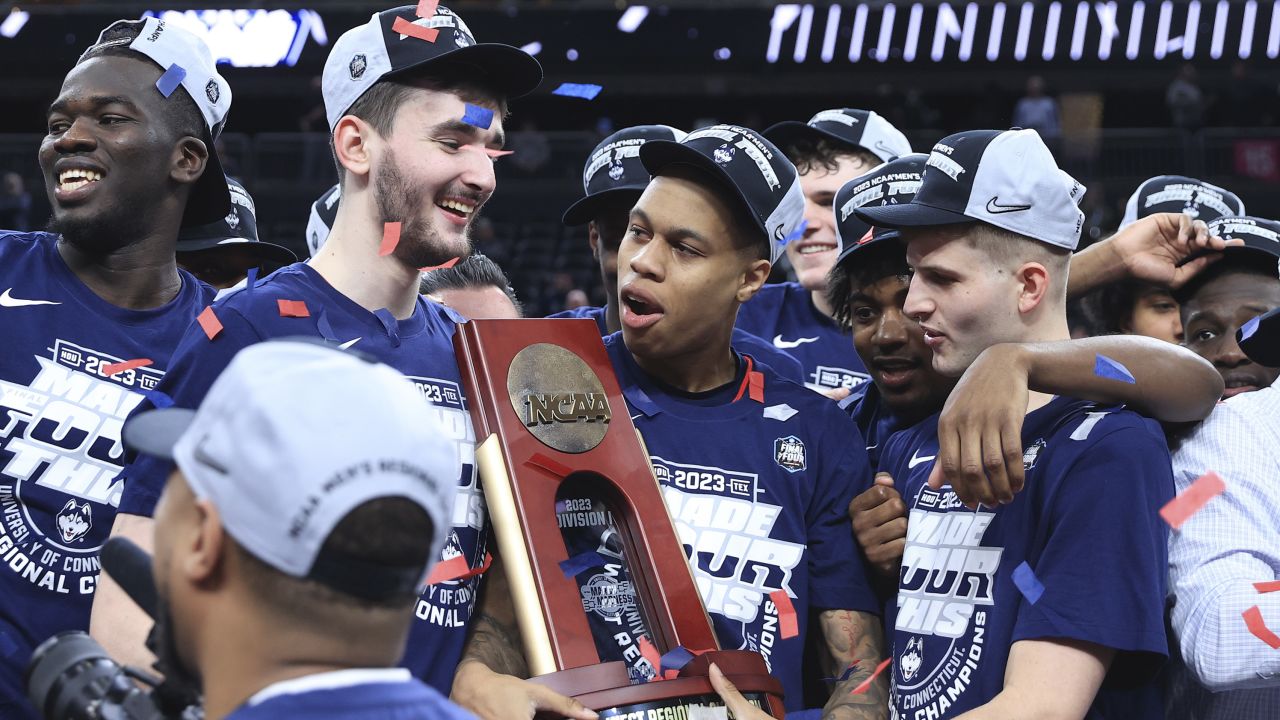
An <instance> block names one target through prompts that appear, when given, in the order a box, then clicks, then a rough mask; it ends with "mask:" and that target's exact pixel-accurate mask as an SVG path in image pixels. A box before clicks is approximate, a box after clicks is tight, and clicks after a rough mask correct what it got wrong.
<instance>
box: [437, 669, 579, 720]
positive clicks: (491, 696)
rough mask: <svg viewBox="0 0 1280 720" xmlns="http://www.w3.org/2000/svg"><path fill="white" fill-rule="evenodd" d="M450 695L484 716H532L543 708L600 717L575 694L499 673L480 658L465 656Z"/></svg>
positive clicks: (503, 719)
mask: <svg viewBox="0 0 1280 720" xmlns="http://www.w3.org/2000/svg"><path fill="white" fill-rule="evenodd" d="M449 697H450V699H451V700H453V701H454V702H455V703H457V704H459V705H461V706H462V707H463V708H465V709H467V710H468V711H470V712H472V713H473V714H475V715H476V717H478V718H480V720H511V719H513V718H528V719H529V720H532V719H533V716H534V714H535V713H539V712H546V713H549V714H556V715H561V716H564V717H567V718H574V719H575V720H595V718H596V717H598V716H597V715H596V713H595V711H593V710H589V709H587V708H586V707H585V706H584V705H583V704H582V703H580V702H578V701H577V700H574V699H573V698H571V697H565V696H564V695H561V694H560V693H557V692H555V691H554V690H551V689H550V688H547V687H543V686H542V685H538V684H537V683H532V682H529V681H528V680H521V679H520V678H518V677H514V676H512V675H503V674H501V673H496V672H494V671H492V670H490V669H489V668H487V667H485V665H484V663H482V662H479V661H478V660H463V661H462V664H460V665H459V666H458V672H457V673H456V674H455V675H454V677H453V691H452V692H451V693H450V696H449Z"/></svg>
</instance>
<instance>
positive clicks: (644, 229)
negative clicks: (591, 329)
mask: <svg viewBox="0 0 1280 720" xmlns="http://www.w3.org/2000/svg"><path fill="white" fill-rule="evenodd" d="M677 173H678V174H670V175H667V174H664V175H661V176H659V177H656V178H654V180H653V182H651V183H649V187H648V188H647V189H645V191H644V194H643V195H642V196H641V197H640V200H639V201H638V202H637V203H636V206H635V208H634V209H633V210H632V211H631V220H630V226H629V227H628V229H627V232H626V234H625V235H624V236H623V238H622V245H621V246H620V247H619V248H618V298H619V302H620V308H619V310H620V319H621V321H622V335H623V339H624V340H625V341H626V344H627V348H628V349H629V350H630V351H631V353H632V354H633V355H635V356H637V357H640V358H645V359H650V360H663V359H668V358H678V357H680V356H688V355H690V354H694V355H696V354H697V353H698V352H701V351H703V350H705V349H706V348H707V347H708V345H709V344H712V343H715V342H716V341H718V340H720V339H723V341H724V342H726V343H727V342H728V339H729V336H730V335H731V334H732V331H733V323H734V319H735V317H736V314H737V310H738V306H739V305H740V304H741V303H743V302H745V301H747V300H748V299H750V298H751V296H752V295H754V294H755V292H756V291H757V290H758V289H759V288H760V286H761V285H762V284H763V283H764V280H765V278H766V277H767V276H768V274H769V262H768V261H767V260H761V259H758V257H757V256H756V255H754V254H753V251H752V250H748V249H744V248H743V247H741V243H736V242H735V241H734V236H735V235H734V234H735V233H740V232H743V230H740V229H738V225H739V223H737V222H735V220H734V213H733V211H732V210H731V209H730V206H729V205H728V204H727V202H726V200H725V198H723V197H722V196H721V195H720V194H719V191H718V189H717V190H712V189H711V188H710V187H709V186H708V185H707V182H706V181H704V180H703V179H702V178H699V177H697V176H696V175H693V174H691V173H685V172H682V171H677ZM762 243H763V241H762Z"/></svg>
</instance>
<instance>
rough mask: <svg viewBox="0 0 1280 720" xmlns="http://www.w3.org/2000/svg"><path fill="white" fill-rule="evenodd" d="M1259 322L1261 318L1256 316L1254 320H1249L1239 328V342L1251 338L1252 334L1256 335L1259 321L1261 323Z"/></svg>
mask: <svg viewBox="0 0 1280 720" xmlns="http://www.w3.org/2000/svg"><path fill="white" fill-rule="evenodd" d="M1261 320H1262V316H1258V317H1255V318H1250V319H1249V322H1247V323H1245V324H1244V325H1243V326H1241V328H1240V340H1241V341H1244V340H1248V339H1249V338H1251V337H1253V334H1254V333H1256V332H1258V323H1259V321H1261Z"/></svg>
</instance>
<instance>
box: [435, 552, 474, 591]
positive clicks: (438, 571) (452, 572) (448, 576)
mask: <svg viewBox="0 0 1280 720" xmlns="http://www.w3.org/2000/svg"><path fill="white" fill-rule="evenodd" d="M469 570H471V566H470V565H468V564H467V559H466V558H465V557H463V556H461V555H455V556H453V557H451V558H449V559H448V560H445V561H443V562H438V563H436V566H435V567H433V568H431V573H430V574H428V575H427V584H428V585H435V584H436V583H442V582H445V581H448V580H454V579H456V578H458V577H461V576H462V575H464V574H466V573H467V572H468V571H469Z"/></svg>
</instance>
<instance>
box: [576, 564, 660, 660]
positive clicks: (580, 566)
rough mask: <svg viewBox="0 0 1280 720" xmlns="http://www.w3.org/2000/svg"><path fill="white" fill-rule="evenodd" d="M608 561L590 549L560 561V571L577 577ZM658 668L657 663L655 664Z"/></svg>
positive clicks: (602, 565)
mask: <svg viewBox="0 0 1280 720" xmlns="http://www.w3.org/2000/svg"><path fill="white" fill-rule="evenodd" d="M607 564H608V562H607V561H606V560H605V559H604V558H603V557H601V556H600V553H598V552H596V551H595V550H588V551H586V552H584V553H578V554H577V555H574V556H573V557H571V558H569V559H568V560H561V561H560V572H562V573H564V576H565V577H567V578H575V577H577V576H578V573H580V572H582V571H583V570H589V569H591V568H594V567H604V566H605V565H607ZM654 667H655V668H656V667H657V665H654Z"/></svg>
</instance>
